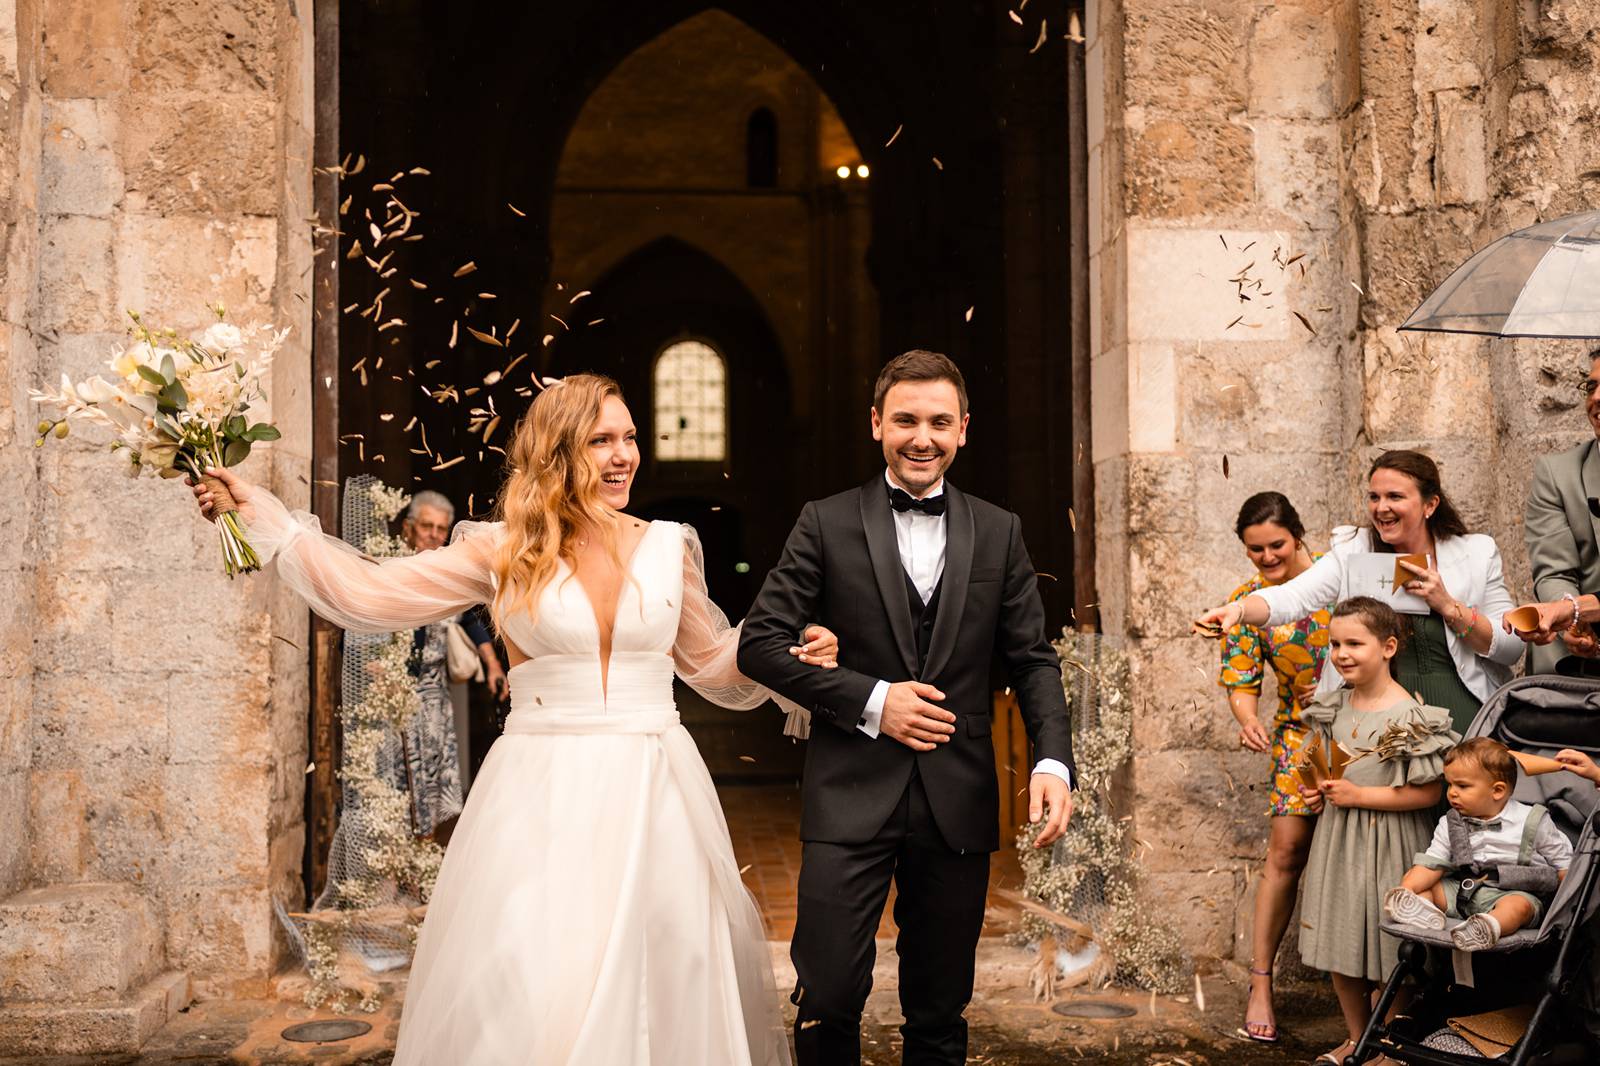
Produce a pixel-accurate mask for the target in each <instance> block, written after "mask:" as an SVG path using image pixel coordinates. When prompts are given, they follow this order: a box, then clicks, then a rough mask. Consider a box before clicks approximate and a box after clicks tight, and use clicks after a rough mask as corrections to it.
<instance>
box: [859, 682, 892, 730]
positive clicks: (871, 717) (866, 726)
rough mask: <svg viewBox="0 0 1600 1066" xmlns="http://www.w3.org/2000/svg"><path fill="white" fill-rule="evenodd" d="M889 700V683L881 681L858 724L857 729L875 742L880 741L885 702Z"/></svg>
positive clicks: (874, 687) (869, 699)
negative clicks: (879, 733) (879, 731)
mask: <svg viewBox="0 0 1600 1066" xmlns="http://www.w3.org/2000/svg"><path fill="white" fill-rule="evenodd" d="M888 698H889V682H887V681H879V682H878V683H877V684H876V685H873V686H872V695H870V696H868V697H867V706H866V709H865V710H863V711H862V712H861V721H859V722H857V723H856V728H857V729H859V730H861V731H862V732H863V733H865V734H866V735H867V736H869V737H871V738H872V739H873V740H877V739H878V730H879V728H880V727H881V726H882V725H883V701H884V700H886V699H888Z"/></svg>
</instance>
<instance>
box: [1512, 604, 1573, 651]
mask: <svg viewBox="0 0 1600 1066" xmlns="http://www.w3.org/2000/svg"><path fill="white" fill-rule="evenodd" d="M1528 607H1532V608H1533V610H1534V613H1535V614H1537V615H1538V625H1537V626H1536V627H1535V628H1533V629H1518V628H1517V627H1516V626H1514V625H1512V624H1511V618H1512V616H1513V615H1515V614H1518V613H1519V612H1521V611H1523V610H1525V609H1526V608H1528ZM1572 623H1573V617H1572V604H1571V603H1569V602H1568V601H1566V600H1556V601H1555V602H1553V603H1527V604H1523V605H1522V606H1521V607H1518V608H1517V609H1516V610H1515V611H1507V612H1506V613H1505V617H1503V618H1502V619H1500V628H1502V629H1504V630H1505V631H1506V632H1507V633H1510V634H1511V635H1512V636H1514V637H1518V638H1520V639H1522V640H1525V641H1527V642H1528V643H1529V644H1538V645H1540V646H1541V647H1543V646H1544V645H1546V644H1549V643H1550V642H1551V641H1553V640H1555V639H1556V637H1558V636H1564V635H1565V634H1566V631H1567V630H1568V629H1569V628H1570V627H1571V626H1572ZM1580 632H1581V630H1580ZM1590 639H1591V640H1592V639H1593V634H1592V632H1591V633H1590ZM1579 654H1581V653H1579Z"/></svg>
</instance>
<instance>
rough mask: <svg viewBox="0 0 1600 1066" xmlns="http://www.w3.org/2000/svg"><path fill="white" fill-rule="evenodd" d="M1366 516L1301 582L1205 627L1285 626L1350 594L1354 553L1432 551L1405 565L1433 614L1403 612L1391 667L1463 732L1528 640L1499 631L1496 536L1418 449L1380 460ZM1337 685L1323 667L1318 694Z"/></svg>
mask: <svg viewBox="0 0 1600 1066" xmlns="http://www.w3.org/2000/svg"><path fill="white" fill-rule="evenodd" d="M1367 518H1368V522H1369V524H1368V525H1367V526H1365V527H1363V528H1361V529H1350V528H1349V527H1344V528H1341V529H1338V530H1335V531H1334V543H1333V547H1332V549H1331V550H1330V551H1329V552H1328V553H1327V554H1326V555H1325V556H1323V557H1322V558H1321V559H1319V560H1318V561H1317V562H1316V563H1314V564H1312V566H1311V567H1310V569H1308V570H1306V572H1305V573H1303V574H1301V575H1300V576H1299V577H1296V578H1294V579H1293V580H1291V581H1285V582H1284V583H1283V584H1281V585H1274V586H1271V587H1267V588H1262V589H1260V590H1258V591H1256V592H1253V593H1251V594H1250V595H1248V596H1245V597H1244V598H1243V599H1239V600H1234V601H1233V602H1231V603H1226V604H1223V605H1222V606H1220V607H1213V608H1212V609H1211V610H1209V611H1206V612H1205V613H1204V614H1202V615H1201V616H1200V618H1199V620H1198V621H1199V622H1200V623H1201V624H1202V625H1206V626H1221V627H1222V628H1223V629H1224V630H1227V629H1232V628H1233V627H1235V626H1237V625H1239V624H1240V623H1241V622H1243V623H1247V624H1250V625H1281V624H1283V623H1284V622H1290V621H1293V620H1294V619H1297V618H1303V617H1305V616H1306V615H1307V614H1308V613H1310V612H1311V611H1314V610H1316V609H1317V608H1319V607H1321V606H1324V605H1326V604H1328V603H1333V602H1337V601H1339V600H1342V599H1345V598H1347V597H1348V596H1349V595H1350V575H1349V572H1348V566H1349V561H1350V558H1351V557H1352V556H1354V555H1356V554H1359V553H1362V552H1386V553H1390V554H1405V555H1426V556H1427V557H1428V560H1429V562H1428V565H1427V566H1414V565H1412V564H1410V563H1407V562H1403V561H1402V562H1401V564H1400V565H1401V566H1402V567H1404V568H1405V569H1406V570H1408V571H1410V572H1411V573H1412V574H1413V575H1414V576H1413V578H1412V580H1410V581H1408V582H1406V584H1405V589H1406V591H1408V592H1410V593H1412V594H1414V595H1416V596H1418V597H1420V598H1421V599H1422V600H1423V601H1424V602H1425V603H1426V604H1427V606H1428V613H1427V614H1410V615H1404V616H1402V618H1403V620H1404V621H1405V622H1407V623H1408V629H1407V631H1406V633H1405V638H1406V639H1405V641H1404V643H1403V645H1402V647H1401V649H1400V652H1399V654H1398V655H1396V656H1395V659H1394V663H1393V665H1392V667H1391V669H1392V670H1393V673H1394V678H1395V680H1396V681H1398V682H1400V684H1401V685H1402V686H1404V687H1405V689H1406V691H1407V692H1411V693H1414V694H1415V695H1416V696H1417V698H1418V700H1419V701H1421V702H1422V703H1427V704H1432V705H1434V706H1439V707H1445V708H1448V709H1449V711H1450V719H1451V728H1453V729H1454V730H1455V731H1456V732H1458V733H1463V732H1465V731H1466V728H1467V726H1469V725H1470V724H1471V723H1472V719H1473V716H1474V715H1476V714H1477V713H1478V708H1479V707H1480V706H1482V704H1483V701H1484V700H1486V699H1487V698H1488V697H1489V693H1491V692H1493V691H1494V690H1495V689H1496V688H1499V687H1500V686H1501V685H1502V684H1504V683H1505V682H1506V681H1508V680H1510V678H1511V666H1512V664H1514V663H1515V662H1516V661H1517V658H1518V657H1519V656H1520V655H1521V654H1522V647H1523V645H1522V642H1521V641H1519V640H1517V639H1516V638H1515V637H1513V636H1511V635H1510V634H1509V633H1506V632H1503V631H1502V630H1501V627H1500V620H1501V618H1502V617H1503V616H1504V615H1505V613H1506V611H1508V610H1510V609H1511V596H1510V594H1509V593H1507V592H1506V586H1505V580H1504V577H1503V576H1502V572H1501V564H1500V549H1499V548H1498V547H1496V545H1495V542H1494V539H1493V538H1492V537H1488V536H1485V535H1483V534H1480V533H1470V532H1468V531H1467V524H1466V523H1465V522H1464V521H1462V518H1461V515H1460V514H1459V513H1457V511H1456V509H1455V507H1453V506H1452V505H1451V503H1450V500H1449V497H1447V496H1446V495H1445V493H1444V489H1443V487H1442V486H1441V485H1440V483H1439V467H1438V466H1437V465H1436V464H1435V463H1434V461H1433V460H1432V459H1430V458H1429V457H1428V456H1426V455H1423V454H1422V453H1421V452H1413V451H1389V452H1384V453H1383V454H1382V455H1380V456H1378V458H1377V460H1376V461H1374V462H1373V464H1372V467H1371V469H1370V470H1368V471H1367ZM1338 685H1339V675H1338V673H1337V672H1335V671H1333V670H1327V671H1324V672H1323V674H1322V678H1321V680H1320V681H1319V682H1318V683H1317V695H1319V696H1320V695H1322V694H1324V693H1327V692H1330V691H1332V690H1333V689H1335V688H1337V687H1338Z"/></svg>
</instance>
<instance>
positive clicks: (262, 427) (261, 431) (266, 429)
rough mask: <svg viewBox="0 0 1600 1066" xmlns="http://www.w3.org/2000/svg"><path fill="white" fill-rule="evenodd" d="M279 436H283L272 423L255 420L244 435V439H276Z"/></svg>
mask: <svg viewBox="0 0 1600 1066" xmlns="http://www.w3.org/2000/svg"><path fill="white" fill-rule="evenodd" d="M281 436H283V434H281V433H279V432H278V427H277V426H274V425H272V424H271V423H270V422H257V423H256V424H255V425H253V426H251V427H250V431H249V432H248V433H246V434H245V435H244V439H245V440H277V439H278V438H279V437H281Z"/></svg>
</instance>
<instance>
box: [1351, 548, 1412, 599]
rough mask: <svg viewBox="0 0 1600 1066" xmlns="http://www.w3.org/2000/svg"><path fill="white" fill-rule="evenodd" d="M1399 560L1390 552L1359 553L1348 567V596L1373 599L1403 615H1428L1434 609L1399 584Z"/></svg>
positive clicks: (1352, 556) (1352, 558)
mask: <svg viewBox="0 0 1600 1066" xmlns="http://www.w3.org/2000/svg"><path fill="white" fill-rule="evenodd" d="M1394 560H1395V557H1394V555H1393V554H1391V553H1389V552H1356V553H1355V554H1353V555H1351V556H1350V557H1349V560H1348V561H1347V562H1346V564H1345V576H1346V578H1347V581H1346V585H1345V588H1346V595H1348V596H1371V597H1372V598H1373V599H1375V600H1378V601H1380V602H1382V603H1387V604H1388V605H1389V606H1390V607H1393V608H1394V609H1395V610H1396V611H1399V612H1400V613H1401V614H1427V613H1428V611H1429V610H1430V608H1429V607H1428V603H1427V601H1426V600H1424V599H1423V598H1422V597H1421V596H1417V595H1413V594H1412V593H1409V592H1407V591H1406V590H1405V589H1404V588H1403V587H1402V585H1403V582H1402V583H1400V584H1397V583H1396V582H1395V570H1396V569H1397V568H1396V567H1395V565H1394Z"/></svg>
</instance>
